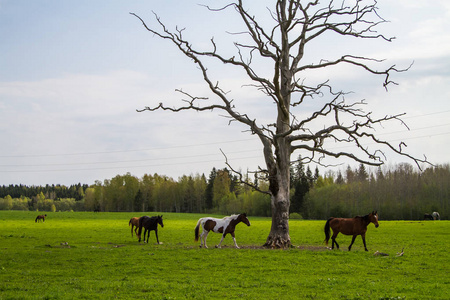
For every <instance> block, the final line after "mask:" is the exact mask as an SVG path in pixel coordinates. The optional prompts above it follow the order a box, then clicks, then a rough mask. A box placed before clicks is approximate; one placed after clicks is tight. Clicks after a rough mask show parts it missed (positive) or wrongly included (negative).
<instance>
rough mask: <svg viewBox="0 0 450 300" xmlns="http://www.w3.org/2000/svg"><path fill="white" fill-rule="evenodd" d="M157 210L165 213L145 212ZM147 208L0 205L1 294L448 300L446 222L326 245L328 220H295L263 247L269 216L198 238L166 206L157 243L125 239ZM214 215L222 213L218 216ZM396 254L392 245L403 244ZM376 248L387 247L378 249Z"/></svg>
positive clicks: (188, 219) (372, 232)
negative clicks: (43, 214) (276, 246)
mask: <svg viewBox="0 0 450 300" xmlns="http://www.w3.org/2000/svg"><path fill="white" fill-rule="evenodd" d="M144 214H146V215H150V216H151V215H156V214H161V213H151V212H147V213H144ZM141 215H143V213H103V212H100V213H94V212H47V218H46V221H45V222H44V223H35V218H36V216H37V213H36V212H29V211H0V228H1V232H0V256H1V259H0V299H113V298H116V299H132V298H134V299H225V298H226V299H235V298H241V299H445V298H447V299H448V294H449V290H450V289H449V284H450V279H449V277H448V276H447V275H448V272H449V271H450V269H449V265H448V261H449V258H450V257H449V254H448V233H449V232H450V222H449V221H384V220H382V219H381V220H380V227H379V228H375V227H374V226H373V224H370V225H369V227H368V232H367V237H366V240H367V247H368V249H369V252H365V251H364V247H363V245H362V241H361V238H360V237H358V238H357V239H356V241H355V244H354V246H353V248H352V251H350V252H349V251H347V247H348V245H349V244H350V241H351V237H348V236H342V235H339V236H338V241H339V243H340V246H341V250H328V249H327V248H326V247H325V245H324V244H323V240H324V233H323V226H324V224H325V221H305V220H291V221H290V235H291V239H292V242H293V245H294V247H292V248H290V249H288V250H267V249H263V248H262V247H261V246H262V245H263V244H264V242H265V239H266V237H267V233H268V232H269V230H270V224H271V220H270V219H269V218H261V217H251V216H250V217H249V219H250V222H251V226H250V227H247V226H244V225H242V224H239V225H238V226H237V229H236V240H237V243H238V245H239V246H240V247H241V249H235V248H234V247H233V242H232V239H231V237H230V236H227V237H226V238H225V240H224V244H223V246H224V247H223V248H222V249H216V248H214V247H213V245H215V244H217V243H218V242H219V240H220V237H221V236H220V235H219V234H214V233H210V234H209V236H208V244H209V246H210V248H209V249H200V248H199V243H196V242H194V227H195V225H196V223H197V220H198V218H199V217H202V216H204V215H203V214H181V213H180V214H179V213H163V216H164V225H165V226H164V228H159V238H160V241H161V242H162V244H160V245H156V239H155V235H154V233H153V232H152V233H151V235H150V239H149V244H144V243H138V241H137V238H136V237H134V236H133V237H131V232H130V227H128V221H129V219H130V218H131V217H135V216H136V217H137V216H141ZM217 216H218V217H220V215H217ZM402 250H403V255H402V256H397V253H399V252H402ZM376 251H379V252H381V253H384V254H387V255H388V256H383V255H374V253H375V252H376Z"/></svg>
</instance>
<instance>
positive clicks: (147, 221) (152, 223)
mask: <svg viewBox="0 0 450 300" xmlns="http://www.w3.org/2000/svg"><path fill="white" fill-rule="evenodd" d="M162 217H163V216H154V217H151V218H150V217H148V216H143V217H140V218H139V233H138V237H139V242H141V233H142V227H144V229H145V231H144V242H145V234H147V233H148V234H147V244H148V238H149V236H150V231H152V230H154V231H155V235H156V242H157V243H158V244H159V239H158V224H159V225H161V227H164V224H163V218H162Z"/></svg>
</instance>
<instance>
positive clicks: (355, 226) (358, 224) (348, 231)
mask: <svg viewBox="0 0 450 300" xmlns="http://www.w3.org/2000/svg"><path fill="white" fill-rule="evenodd" d="M370 223H373V224H374V225H375V227H378V213H377V212H376V211H373V212H371V213H370V214H368V215H365V216H363V217H361V216H356V217H354V218H350V219H344V218H329V219H328V221H327V222H326V223H325V243H326V244H327V245H328V240H329V239H330V227H331V229H333V236H332V237H331V240H332V241H333V243H332V244H331V249H334V244H336V247H337V248H338V249H339V244H338V243H337V242H336V237H337V235H338V234H339V232H342V234H345V235H353V238H352V242H351V244H350V246H348V251H350V249H351V248H352V245H353V242H354V241H355V239H356V237H357V236H358V235H361V238H362V240H363V243H364V249H365V250H366V251H368V250H367V247H366V231H367V225H369V224H370Z"/></svg>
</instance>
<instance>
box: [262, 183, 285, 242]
mask: <svg viewBox="0 0 450 300" xmlns="http://www.w3.org/2000/svg"><path fill="white" fill-rule="evenodd" d="M288 184H289V183H288ZM283 185H284V184H281V186H280V190H279V191H278V193H277V194H276V195H275V196H274V195H272V196H271V204H272V226H271V228H270V233H269V236H268V237H267V241H266V243H265V244H264V247H267V248H289V247H290V246H291V237H290V236H289V188H288V186H283Z"/></svg>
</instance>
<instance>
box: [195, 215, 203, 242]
mask: <svg viewBox="0 0 450 300" xmlns="http://www.w3.org/2000/svg"><path fill="white" fill-rule="evenodd" d="M201 221H202V219H199V220H198V222H197V226H195V241H196V242H198V232H199V229H200V223H201Z"/></svg>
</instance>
